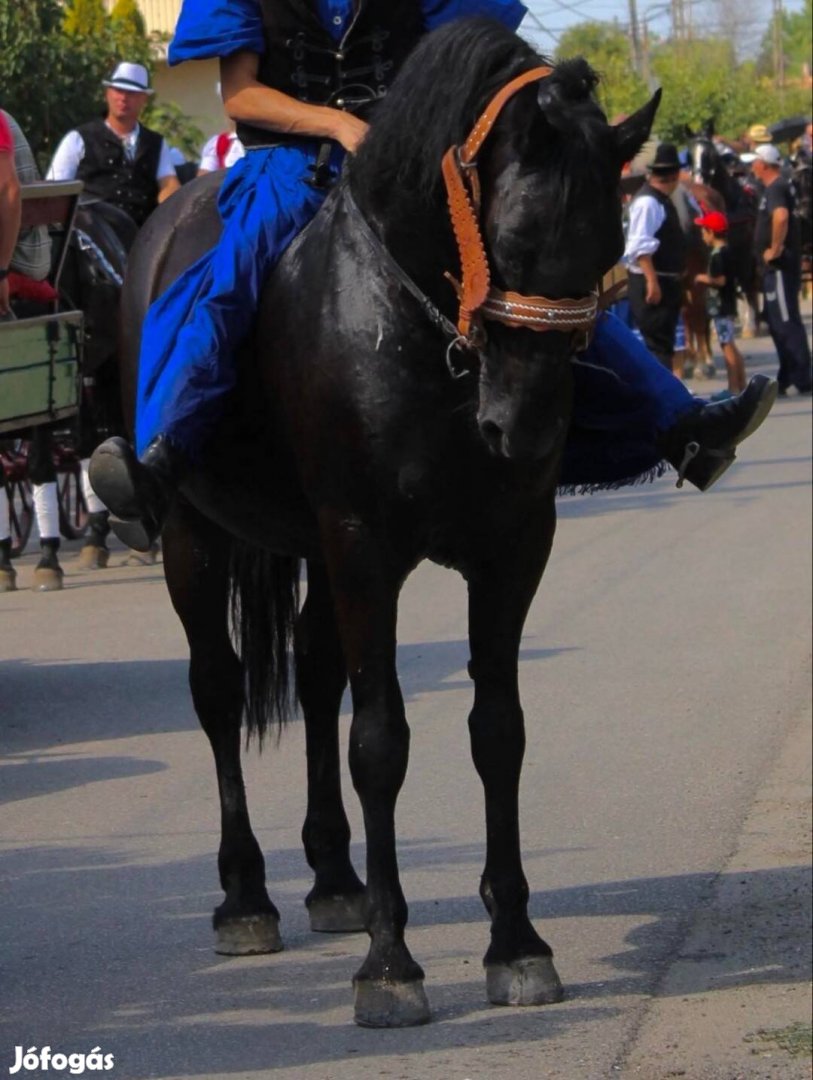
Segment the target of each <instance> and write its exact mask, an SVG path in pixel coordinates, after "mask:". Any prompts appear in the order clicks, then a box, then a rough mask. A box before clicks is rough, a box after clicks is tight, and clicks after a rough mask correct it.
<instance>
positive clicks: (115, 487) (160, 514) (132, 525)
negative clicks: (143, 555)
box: [88, 435, 186, 551]
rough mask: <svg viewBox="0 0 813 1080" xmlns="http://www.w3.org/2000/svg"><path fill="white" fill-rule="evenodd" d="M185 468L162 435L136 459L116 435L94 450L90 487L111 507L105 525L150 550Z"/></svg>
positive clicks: (132, 545) (135, 545)
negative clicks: (108, 522)
mask: <svg viewBox="0 0 813 1080" xmlns="http://www.w3.org/2000/svg"><path fill="white" fill-rule="evenodd" d="M185 467H186V466H185V461H184V459H183V456H182V455H181V454H180V453H179V452H178V451H177V450H176V449H174V448H173V446H172V445H171V443H170V442H169V440H168V439H167V438H166V436H164V435H159V436H157V438H155V439H153V441H152V442H151V443H150V445H149V446H148V447H147V449H146V450H145V451H144V453H143V454H142V456H141V458H140V459H139V458H137V457H136V456H135V451H134V450H133V448H132V447H131V446H130V444H129V443H127V442H125V441H124V439H120V438H118V437H114V438H112V439H107V440H106V441H105V442H103V443H102V444H101V446H97V447H96V449H95V450H94V451H93V456H92V457H91V459H90V470H89V473H88V475H89V478H90V484H91V487H92V488H93V490H94V491H95V492H96V494H97V495H98V496H99V498H100V499H101V500H102V502H103V503H104V504H105V506H107V507H108V509H109V510H110V511H111V514H112V516H111V518H110V527H111V529H112V530H113V532H114V533H115V534H116V536H117V537H118V538H119V540H121V541H122V542H123V543H125V544H126V545H127V547H130V548H133V549H134V550H135V551H149V550H150V548H151V547H152V545H153V544H154V543H155V541H156V540H157V539H158V537H159V536H160V535H161V530H162V529H163V527H164V521H165V519H166V516H167V512H168V511H169V508H170V506H171V505H172V500H173V499H174V498H175V493H176V492H177V490H178V483H179V481H180V478H181V476H182V474H183V472H184V470H185Z"/></svg>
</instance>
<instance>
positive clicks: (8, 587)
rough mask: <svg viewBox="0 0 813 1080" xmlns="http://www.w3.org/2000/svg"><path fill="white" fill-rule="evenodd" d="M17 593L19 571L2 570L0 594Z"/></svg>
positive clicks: (0, 572) (0, 573)
mask: <svg viewBox="0 0 813 1080" xmlns="http://www.w3.org/2000/svg"><path fill="white" fill-rule="evenodd" d="M16 591H17V571H16V570H0V593H4V592H16Z"/></svg>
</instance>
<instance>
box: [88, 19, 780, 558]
mask: <svg viewBox="0 0 813 1080" xmlns="http://www.w3.org/2000/svg"><path fill="white" fill-rule="evenodd" d="M525 12H526V8H525V7H524V5H523V4H522V3H520V2H518V0H357V2H355V3H354V2H353V0H236V2H233V3H230V4H228V5H225V4H221V3H218V2H217V0H185V3H184V4H183V7H182V10H181V14H180V18H179V21H178V25H177V28H176V33H175V37H174V39H173V42H172V44H171V45H170V50H169V60H170V63H178V62H181V61H184V60H190V59H204V58H210V57H218V58H219V59H220V72H221V85H222V90H223V98H224V104H225V106H226V111H227V113H228V114H229V115H230V116H231V117H232V118H233V119H234V120H236V121H237V130H238V135H239V136H240V138H241V141H242V142H243V143H244V145H245V146H246V149H247V154H246V157H245V158H244V159H243V160H242V161H239V162H237V163H236V164H235V165H233V166H232V168H231V169H230V171H229V173H228V174H227V177H226V179H225V180H224V183H223V187H222V189H221V193H220V202H219V208H220V213H221V216H222V218H223V222H224V229H223V233H222V235H221V239H220V242H219V244H218V245H217V247H216V248H214V249H213V251H211V252H209V253H208V254H207V255H206V256H204V257H203V258H202V259H200V260H199V261H198V262H197V263H196V264H195V265H194V266H192V267H191V268H190V269H189V270H187V271H186V273H185V274H183V275H182V276H181V277H180V278H179V279H178V280H177V281H176V282H175V283H174V285H172V286H171V287H170V288H169V289H168V290H167V291H166V293H164V295H163V296H162V297H161V298H160V299H159V300H157V301H156V302H155V303H154V304H153V306H152V308H151V309H150V312H149V314H148V316H147V319H146V321H145V324H144V330H143V336H142V349H141V362H140V365H139V396H138V406H137V416H136V443H137V451H138V453H140V454H141V458H140V459H138V458H136V456H135V454H134V452H133V450H132V449H131V448H130V447H129V445H128V444H127V443H126V442H125V441H124V440H123V439H108V440H107V441H106V442H105V443H103V444H102V445H101V446H100V447H98V448H97V450H96V452H95V454H94V456H93V459H92V462H91V481H92V483H93V486H94V488H95V490H96V491H97V492H98V493H99V495H100V496H101V498H102V499H103V501H104V502H105V503H106V504H107V505H108V506H109V507H110V509H111V510H112V511H113V513H114V515H116V517H117V518H118V519H119V520H116V519H115V518H114V519H113V520H112V521H111V524H112V525H113V528H114V531H115V532H116V533H117V535H118V536H119V537H120V538H121V539H122V540H124V542H125V543H127V544H128V545H129V546H131V547H135V548H140V549H142V550H144V549H146V548H148V547H149V545H150V544H151V543H152V541H153V540H154V539H155V537H156V536H157V535H158V534H159V533H160V531H161V527H162V525H163V521H164V518H165V515H166V512H167V509H168V506H169V505H170V503H171V500H172V498H173V496H174V493H175V491H176V489H177V485H178V483H179V481H180V480H181V479H182V477H183V474H184V472H185V470H186V469H188V468H189V467H190V465H194V464H195V462H196V461H198V460H199V459H200V457H201V455H202V452H203V450H204V448H205V445H206V443H207V440H208V439H209V437H210V436H211V434H212V432H213V430H214V428H215V427H216V425H217V422H218V420H219V419H220V417H221V415H222V409H223V399H224V395H225V394H226V393H227V392H228V391H229V390H230V389H231V388H232V387H233V386H234V385H235V381H236V363H235V355H236V350H237V347H238V346H239V345H240V342H241V340H242V339H243V338H244V337H245V336H246V334H247V333H248V331H249V329H250V327H251V323H252V320H253V316H254V313H255V311H256V308H257V303H258V295H259V290H260V287H261V285H262V283H263V281H264V280H265V278H266V277H267V275H268V272H269V271H270V270H271V268H272V267H273V266H274V264H275V263H276V261H277V260H278V259H279V257H280V255H281V254H282V252H283V251H284V250H285V248H286V247H287V245H288V244H289V243H290V242H291V240H293V238H294V237H295V236H296V235H297V234H298V233H299V232H300V231H301V230H302V229H303V228H304V226H305V225H306V224H307V222H308V221H310V220H311V218H312V217H313V215H314V214H315V213H316V211H317V209H318V208H319V206H320V205H321V204H322V202H323V200H324V197H325V187H324V184H323V181H324V179H325V178H326V174H327V176H328V177H334V176H335V175H336V174H337V173H338V171H339V168H340V166H341V161H342V158H343V156H344V154H345V153H347V152H349V153H352V152H353V151H354V150H355V149H356V148H357V147H358V145H359V144H360V142H361V140H362V139H363V138H364V134H365V132H366V130H367V124H366V123H365V122H364V120H362V119H361V118H360V117H359V116H357V115H354V113H353V112H352V111H349V110H350V109H351V108H352V106H353V101H352V99H353V97H354V93H355V92H357V91H358V86H357V84H358V83H366V84H370V85H372V87H373V89H374V94H376V95H383V94H384V93H385V92H386V89H387V87H388V85H389V83H390V82H391V81H392V79H393V77H394V75H395V72H396V71H397V69H398V67H399V65H400V63H401V62H402V60H403V59H404V58H405V57H406V55H407V53H408V52H409V51H410V49H411V48H412V46H413V45H414V44H415V43H416V42H417V40H418V39H419V38H420V37H421V36H422V35H423V34H424V33H425V32H427V31H429V30H432V29H434V28H436V27H437V26H440V25H441V24H443V23H446V22H449V21H450V20H452V19H454V18H458V17H460V16H465V15H490V16H492V17H494V18H496V19H498V20H500V21H501V22H502V23H504V24H505V25H507V26H509V27H510V28H511V29H516V28H517V27H518V26H519V24H520V22H521V21H522V19H523V17H524V15H525ZM344 106H347V111H346V110H345V108H344ZM325 144H328V145H329V147H330V148H331V149H330V152H329V157H328V158H327V159H325V156H324V154H320V149H321V148H322V147H323V146H324V145H325ZM314 181H315V183H314ZM608 325H611V326H612V333H609V332H608V330H607V327H608ZM597 330H598V337H597V340H596V342H595V348H594V356H595V357H597V358H599V360H600V362H606V361H607V360H608V358H612V356H613V355H614V354H616V353H618V352H619V349H620V350H621V351H622V352H623V350H624V347H625V342H628V340H629V338H631V335H628V338H627V339H624V338H623V337H620V338H619V336H618V328H617V327H615V326H614V325H613V324H612V323H611V321H610V320H607V319H605V320H602V321H601V322H600V323H599V326H598V328H597ZM602 336H603V338H604V340H603V341H602V340H600V339H601V337H602ZM619 362H620V364H621V366H622V367H623V369H624V371H623V374H621V373H619V377H616V378H615V380H614V381H615V383H619V382H620V381H621V380H622V379H628V380H629V381H630V383H631V384H633V386H634V390H635V391H636V393H637V394H638V396H640V395H641V394H643V395H644V396H645V397H648V399H649V402H650V410H649V411H650V414H653V415H655V419H656V427H657V428H658V430H659V431H660V435H661V440H660V442H661V446H662V454H661V456H665V457H666V458H667V460H669V461H670V462H672V463H673V464H675V465H677V466H678V467H681V466H684V465H686V460H687V459H686V447H687V445H691V446H695V444H697V445H698V450H696V451H695V454H696V457H695V460H694V461H691V464H689V465H688V466H687V467H686V468H685V469H684V474H685V475H686V477H687V478H688V479H689V480H691V481H692V482H693V483H695V484H696V485H697V486H699V487H701V488H702V489H704V488H705V487H707V486H709V484H710V483H712V482H713V480H714V479H716V477H717V476H718V475H720V472H721V471H722V468H720V462H721V461H725V463H726V464H730V461H731V460H733V456H734V454H733V448H734V446H735V445H736V443H737V442H739V441H740V439H741V438H742V437H743V435H744V434H745V433H749V432H750V430H753V427H754V426H755V422H756V418H757V417H759V418H761V416H762V415H763V414H764V413H765V412H766V411H767V409H766V403H767V407H769V404H770V403H769V402H768V401H767V399H768V397H769V396H770V388H769V386H768V385H767V380H766V381H765V382H764V383H762V382H757V383H756V384H752V386H751V387H749V390H748V391H746V393H745V394H744V395H741V396H740V397H739V398H735V399H732V400H731V401H729V402H724V403H721V404H719V405H713V406H707V407H705V408H701V407H699V406H697V405H696V404H695V403H694V400H693V399H692V397H691V395H689V393H688V391H686V390H685V389H684V387H683V386H682V384H681V383H680V382H679V380H671V382H672V383H674V386H671V384H670V386H669V387H668V388H666V389H665V388H664V386H663V385H662V382H663V380H661V379H660V377H659V376H658V375H657V374H656V375H655V376H653V377H650V375H651V373H650V372H649V371H648V370H644V369H645V368H647V367H648V365H651V364H654V363H656V362H655V361H653V360H652V358H651V357H649V356H648V354H646V353H645V352H644V353H642V352H641V351H640V350H639V349H637V347H636V346H635V339H632V346H631V348H630V349H629V350H628V351H627V352H626V353H624V354H623V355H622V356H621V357H620V358H619ZM611 366H613V364H612V363H611ZM670 378H671V377H670ZM607 381H608V382H611V383H612V382H613V379H610V380H607ZM774 391H775V388H774ZM620 411H623V410H619V412H620ZM689 415H691V422H689V421H688V420H687V417H689ZM658 420H659V421H660V422H657V421H658ZM724 467H725V466H723V468H724Z"/></svg>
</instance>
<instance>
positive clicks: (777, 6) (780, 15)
mask: <svg viewBox="0 0 813 1080" xmlns="http://www.w3.org/2000/svg"><path fill="white" fill-rule="evenodd" d="M784 21H785V20H784V12H783V10H782V0H773V77H774V84H775V85H776V88H777V90H778V91H779V92H780V94H781V92H782V91H783V90H784V89H785V49H784V41H783V40H782V38H783V34H782V31H783V29H784Z"/></svg>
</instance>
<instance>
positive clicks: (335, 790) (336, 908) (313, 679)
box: [295, 563, 364, 933]
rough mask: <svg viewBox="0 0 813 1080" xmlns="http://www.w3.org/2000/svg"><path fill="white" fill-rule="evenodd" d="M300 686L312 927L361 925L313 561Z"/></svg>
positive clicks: (335, 679) (330, 618)
mask: <svg viewBox="0 0 813 1080" xmlns="http://www.w3.org/2000/svg"><path fill="white" fill-rule="evenodd" d="M295 648H296V673H297V690H298V694H299V700H300V703H301V705H302V711H303V714H304V717H305V739H306V744H307V755H308V809H307V814H306V817H305V824H304V826H303V828H302V842H303V844H304V846H305V855H306V857H307V860H308V865H309V866H310V867H311V869H312V870H313V871H314V876H315V880H314V885H313V888H312V889H311V891H310V893H309V894H308V897H307V899H306V901H305V903H306V905H307V907H308V914H309V915H310V922H311V929H312V930H320V931H323V932H327V933H331V932H342V931H348V930H363V929H364V886H363V885H362V883H361V881H359V878H358V875H357V874H356V872H355V870H354V869H353V866H352V864H351V862H350V826H349V824H348V821H347V815H346V814H345V811H344V804H343V802H342V790H341V775H340V769H339V709H340V708H341V700H342V694H343V693H344V688H345V686H346V685H347V668H346V665H345V662H344V655H343V654H342V648H341V642H340V641H339V635H338V630H337V628H336V617H335V614H334V611H333V599H332V597H331V595H330V587H329V584H328V581H327V578H326V575H325V571H324V569H323V567H321V566H318V565H315V564H313V563H309V564H308V595H307V599H306V601H305V603H304V605H303V608H302V612H301V614H300V616H299V620H298V622H297V627H296V644H295Z"/></svg>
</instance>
